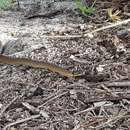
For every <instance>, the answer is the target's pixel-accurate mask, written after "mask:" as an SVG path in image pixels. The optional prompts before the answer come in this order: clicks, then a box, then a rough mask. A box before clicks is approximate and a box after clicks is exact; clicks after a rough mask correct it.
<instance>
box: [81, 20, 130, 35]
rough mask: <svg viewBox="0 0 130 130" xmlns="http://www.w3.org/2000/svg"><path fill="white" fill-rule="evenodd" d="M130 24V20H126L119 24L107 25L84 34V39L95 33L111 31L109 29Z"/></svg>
mask: <svg viewBox="0 0 130 130" xmlns="http://www.w3.org/2000/svg"><path fill="white" fill-rule="evenodd" d="M128 22H130V18H129V19H126V20H123V21H119V22H116V23H113V24H111V25H107V26H104V27H101V28H98V29H96V30H94V31H92V32H89V33H86V34H84V37H86V36H89V35H90V34H92V33H95V32H99V31H102V30H105V29H109V28H113V27H116V26H119V25H122V24H126V23H128Z"/></svg>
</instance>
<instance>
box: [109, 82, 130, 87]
mask: <svg viewBox="0 0 130 130" xmlns="http://www.w3.org/2000/svg"><path fill="white" fill-rule="evenodd" d="M113 86H114V87H130V81H123V82H112V83H108V84H107V87H113Z"/></svg>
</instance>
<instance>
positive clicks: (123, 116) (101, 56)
mask: <svg viewBox="0 0 130 130" xmlns="http://www.w3.org/2000/svg"><path fill="white" fill-rule="evenodd" d="M113 1H114V0H113ZM118 2H119V1H118V0H115V3H114V7H115V8H117V9H119V10H121V13H120V18H121V21H123V20H126V19H128V18H129V16H128V15H129V14H128V12H129V10H127V6H129V3H128V0H127V1H126V0H124V1H123V0H121V1H120V3H118ZM54 3H55V5H58V4H59V5H62V6H63V7H62V8H60V9H58V11H57V13H55V10H54V9H53V10H51V11H50V12H49V14H48V13H44V14H43V15H42V16H41V15H34V14H37V13H39V12H40V11H39V12H35V13H34V12H33V13H32V14H29V13H26V11H24V12H23V10H20V11H16V10H7V11H1V12H0V35H1V36H2V34H6V35H7V36H10V37H14V38H15V39H16V40H15V41H14V40H8V42H6V43H5V44H6V45H5V48H4V50H3V52H2V53H3V54H5V55H9V56H12V57H13V56H14V57H20V58H28V59H34V60H38V61H39V60H40V61H45V62H49V63H53V64H55V65H58V66H61V67H63V68H66V69H68V70H70V71H73V72H75V73H79V74H84V75H83V76H81V77H77V78H73V77H72V78H67V77H65V76H61V75H59V74H58V73H54V72H51V71H49V70H46V69H36V68H35V69H34V68H31V67H27V66H15V65H13V66H11V65H6V64H0V130H6V129H9V130H129V129H130V115H129V114H130V65H129V63H130V33H129V28H130V26H129V25H130V23H127V24H121V25H117V26H115V27H109V28H108V29H102V30H100V31H95V32H93V33H91V32H92V31H94V30H96V29H98V28H100V27H106V26H108V25H110V24H112V25H113V24H114V21H113V20H112V19H111V18H110V17H109V16H108V12H107V10H108V8H110V7H112V6H113V5H112V2H111V1H110V0H109V1H105V0H103V1H101V0H99V1H97V2H96V3H95V5H94V7H95V11H94V12H93V14H91V15H83V14H81V13H80V12H78V11H76V10H75V9H74V8H75V6H74V5H73V6H72V3H73V2H71V3H69V2H66V3H65V2H61V1H60V2H59V3H58V4H57V3H56V2H54ZM54 3H53V4H54ZM116 3H118V4H117V5H116ZM67 4H68V5H70V8H69V9H68V8H67V7H68V5H67ZM89 4H90V5H91V4H92V3H89ZM55 5H53V6H49V7H50V8H51V7H54V6H55ZM65 5H67V6H66V7H64V6H65ZM119 5H120V6H119ZM26 8H27V7H26ZM63 8H64V10H63ZM126 11H128V12H127V13H126ZM42 12H43V11H42ZM124 12H125V13H124ZM40 14H41V13H40ZM25 15H26V16H25ZM85 34H87V35H85ZM1 36H0V37H1ZM0 40H1V39H0Z"/></svg>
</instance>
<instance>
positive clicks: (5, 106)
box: [0, 96, 19, 117]
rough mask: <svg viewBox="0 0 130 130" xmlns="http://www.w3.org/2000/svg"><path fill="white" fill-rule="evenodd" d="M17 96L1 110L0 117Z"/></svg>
mask: <svg viewBox="0 0 130 130" xmlns="http://www.w3.org/2000/svg"><path fill="white" fill-rule="evenodd" d="M18 97H19V96H17V97H15V98H14V99H13V100H12V101H11V102H10V103H9V104H8V105H7V106H5V107H4V108H3V110H2V111H1V113H0V117H1V116H2V115H3V113H4V112H5V111H6V110H7V109H8V108H9V107H10V105H11V104H12V103H13V102H14V101H16V100H17V99H18Z"/></svg>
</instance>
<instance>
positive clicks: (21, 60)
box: [0, 54, 78, 77]
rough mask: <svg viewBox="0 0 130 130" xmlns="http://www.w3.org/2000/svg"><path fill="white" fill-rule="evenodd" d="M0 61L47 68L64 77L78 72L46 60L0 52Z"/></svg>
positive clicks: (72, 75)
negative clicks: (16, 56)
mask: <svg viewBox="0 0 130 130" xmlns="http://www.w3.org/2000/svg"><path fill="white" fill-rule="evenodd" d="M0 62H1V63H4V64H9V65H25V66H30V67H33V68H42V69H48V70H50V71H53V72H56V73H59V74H60V75H62V76H65V77H76V76H78V74H74V73H73V72H72V71H70V70H67V69H65V68H62V67H60V66H58V65H55V64H52V63H48V62H43V61H37V60H32V59H27V58H15V57H11V56H7V55H4V54H0Z"/></svg>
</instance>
